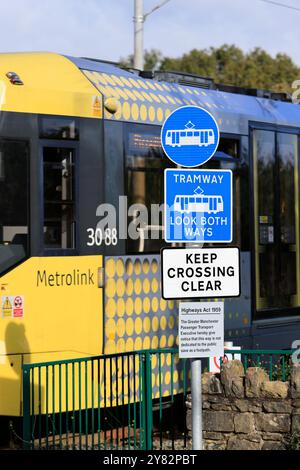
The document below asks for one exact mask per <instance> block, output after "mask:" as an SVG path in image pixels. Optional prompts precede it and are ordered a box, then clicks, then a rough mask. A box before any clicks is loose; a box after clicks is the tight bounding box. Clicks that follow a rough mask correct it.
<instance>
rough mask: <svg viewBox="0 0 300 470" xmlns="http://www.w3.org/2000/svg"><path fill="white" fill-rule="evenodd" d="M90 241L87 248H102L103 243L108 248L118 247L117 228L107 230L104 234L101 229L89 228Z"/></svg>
mask: <svg viewBox="0 0 300 470" xmlns="http://www.w3.org/2000/svg"><path fill="white" fill-rule="evenodd" d="M87 233H88V238H89V241H88V242H87V246H95V245H96V246H101V245H102V244H103V243H104V245H106V246H110V245H113V246H116V245H117V243H118V232H117V229H116V228H113V229H111V228H107V229H105V230H104V233H103V231H102V229H101V228H96V229H93V228H88V229H87Z"/></svg>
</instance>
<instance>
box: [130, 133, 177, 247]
mask: <svg viewBox="0 0 300 470" xmlns="http://www.w3.org/2000/svg"><path fill="white" fill-rule="evenodd" d="M169 166H174V165H172V164H171V165H169V163H168V161H167V159H166V158H165V156H164V154H163V151H162V148H161V144H160V128H158V127H155V126H148V125H138V124H137V125H133V124H129V125H125V175H126V190H127V196H128V207H130V206H132V205H133V204H143V205H144V206H145V207H146V208H147V212H148V214H147V215H148V220H147V221H146V223H145V224H144V226H143V227H141V226H139V227H138V229H137V233H138V234H139V236H138V237H137V238H136V239H134V240H133V239H131V238H130V237H129V238H128V240H127V252H128V253H137V252H141V251H144V252H149V253H157V252H158V251H159V250H160V248H161V247H162V246H164V245H165V242H164V240H163V213H162V210H161V208H160V206H161V205H162V204H163V196H164V194H163V191H164V183H163V178H164V169H165V168H167V167H169ZM152 204H155V205H156V206H155V208H156V209H157V212H156V213H157V220H153V218H151V205H152ZM152 208H153V206H152ZM159 208H160V209H159ZM156 209H155V210H156ZM138 217H139V212H138V211H136V215H134V216H131V217H128V224H132V223H133V224H135V223H138ZM139 222H140V220H139Z"/></svg>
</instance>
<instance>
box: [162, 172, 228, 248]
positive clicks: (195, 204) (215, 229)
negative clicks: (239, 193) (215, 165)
mask: <svg viewBox="0 0 300 470" xmlns="http://www.w3.org/2000/svg"><path fill="white" fill-rule="evenodd" d="M165 240H166V241H167V242H185V243H195V241H196V242H210V243H222V242H223V243H230V242H231V241H232V171H231V170H187V169H173V168H172V169H167V170H165Z"/></svg>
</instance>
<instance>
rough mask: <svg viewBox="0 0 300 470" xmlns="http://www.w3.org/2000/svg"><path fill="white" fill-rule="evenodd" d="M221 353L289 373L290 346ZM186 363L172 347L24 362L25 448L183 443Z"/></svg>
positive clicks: (275, 373) (280, 374) (282, 375)
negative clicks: (40, 361)
mask: <svg viewBox="0 0 300 470" xmlns="http://www.w3.org/2000/svg"><path fill="white" fill-rule="evenodd" d="M225 353H226V354H228V355H229V354H231V355H232V356H231V357H232V358H236V357H239V358H241V361H242V363H243V364H244V367H245V368H248V367H251V366H252V367H254V366H256V367H257V366H259V367H263V368H264V369H265V370H266V371H267V372H268V374H269V377H270V380H283V381H285V380H287V379H288V378H289V372H290V367H291V354H292V353H293V351H286V350H241V351H238V350H226V351H225ZM220 361H221V362H222V361H224V358H222V359H221V360H220ZM189 366H190V362H189V360H187V359H180V360H179V356H178V349H157V350H147V351H138V352H128V353H120V354H114V355H102V356H97V357H87V358H80V359H70V360H64V361H53V362H44V363H37V364H25V365H24V366H23V441H24V448H26V449H65V450H67V449H99V450H101V449H122V450H125V449H127V450H132V449H184V448H187V446H188V444H189V443H188V437H187V431H186V426H185V414H186V413H185V411H186V395H187V392H188V390H189V385H190V367H189Z"/></svg>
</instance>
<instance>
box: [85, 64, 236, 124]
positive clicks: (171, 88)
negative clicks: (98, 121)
mask: <svg viewBox="0 0 300 470" xmlns="http://www.w3.org/2000/svg"><path fill="white" fill-rule="evenodd" d="M82 72H83V73H84V74H85V76H86V77H87V78H88V79H89V80H90V81H91V82H92V83H93V85H94V86H95V87H96V88H97V89H98V90H99V91H100V93H101V94H102V96H103V97H104V99H106V98H116V99H117V100H118V102H119V103H120V105H119V107H118V109H117V111H116V113H114V114H112V113H110V112H108V111H107V110H105V108H104V118H106V119H112V120H124V121H132V122H145V123H146V122H147V123H149V124H162V123H163V122H164V120H165V119H166V118H167V117H168V116H169V115H170V113H171V112H172V111H174V110H175V109H176V108H178V107H180V106H186V105H194V106H205V107H206V108H208V109H209V110H211V111H215V112H217V111H218V110H220V109H223V108H224V105H223V104H222V103H221V102H220V103H218V104H216V103H215V102H214V101H213V100H212V99H211V98H210V96H209V94H208V93H207V92H206V91H205V90H198V89H197V88H195V87H188V86H184V87H182V86H180V85H174V84H170V83H168V84H167V83H163V82H158V81H155V80H150V79H143V80H142V79H141V78H137V77H136V76H135V77H134V78H133V77H130V76H128V75H126V76H123V75H116V74H108V73H103V72H96V71H90V70H82ZM214 99H215V100H216V99H218V97H217V96H215V97H214ZM227 106H228V108H230V107H231V106H230V104H227ZM217 120H218V123H219V124H220V125H221V124H222V122H223V120H222V118H220V117H217ZM226 121H227V123H229V119H226Z"/></svg>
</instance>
